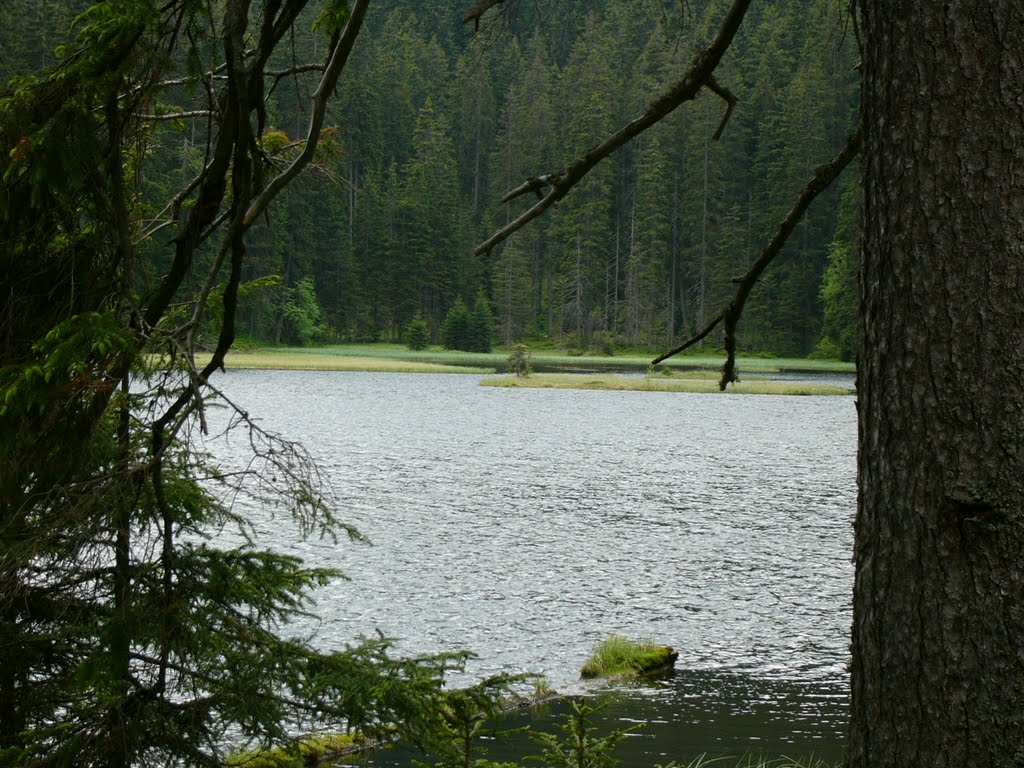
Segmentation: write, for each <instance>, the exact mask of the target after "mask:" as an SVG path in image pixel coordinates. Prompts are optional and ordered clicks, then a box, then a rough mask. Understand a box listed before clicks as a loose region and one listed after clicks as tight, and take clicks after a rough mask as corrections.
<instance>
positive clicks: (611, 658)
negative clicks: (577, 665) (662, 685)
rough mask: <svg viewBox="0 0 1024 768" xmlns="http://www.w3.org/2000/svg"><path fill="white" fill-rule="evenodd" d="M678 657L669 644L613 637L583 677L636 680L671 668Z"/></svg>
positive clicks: (583, 671) (589, 662) (586, 667)
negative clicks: (639, 676)
mask: <svg viewBox="0 0 1024 768" xmlns="http://www.w3.org/2000/svg"><path fill="white" fill-rule="evenodd" d="M678 655H679V654H677V653H676V652H675V651H674V650H673V649H672V648H670V647H669V646H667V645H655V644H654V643H648V642H642V641H638V640H630V639H629V638H628V637H624V636H623V635H612V636H611V637H609V638H608V639H607V640H605V641H604V642H602V643H601V644H600V645H598V646H597V648H595V649H594V652H593V653H592V654H591V656H590V658H589V659H587V663H586V664H584V665H583V668H582V669H581V670H580V674H581V675H582V676H583V677H586V678H592V677H633V676H635V675H642V674H648V673H653V672H658V671H662V670H668V669H671V668H672V665H673V664H675V661H676V657H677V656H678Z"/></svg>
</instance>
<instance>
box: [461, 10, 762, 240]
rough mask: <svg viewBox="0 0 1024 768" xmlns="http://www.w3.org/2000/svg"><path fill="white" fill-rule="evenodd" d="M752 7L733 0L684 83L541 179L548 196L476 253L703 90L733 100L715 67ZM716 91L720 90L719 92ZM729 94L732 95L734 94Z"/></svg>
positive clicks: (559, 196) (535, 214)
mask: <svg viewBox="0 0 1024 768" xmlns="http://www.w3.org/2000/svg"><path fill="white" fill-rule="evenodd" d="M481 5H482V3H481ZM749 5H750V0H733V3H732V6H731V7H730V8H729V11H728V13H726V15H725V18H724V19H723V20H722V24H721V26H720V27H719V28H718V34H717V35H716V36H715V39H714V41H713V42H712V43H711V45H709V46H708V47H707V48H705V49H704V50H703V51H701V52H700V53H699V54H698V55H697V58H696V59H694V62H693V65H692V66H691V67H690V69H689V71H688V72H687V73H686V75H685V76H684V77H683V78H682V80H680V81H679V82H677V83H676V84H675V85H673V86H672V87H671V88H669V90H667V91H666V92H665V93H663V94H662V95H661V96H659V97H658V98H657V99H656V100H655V101H653V102H652V103H651V105H650V106H649V107H648V108H647V111H646V112H644V114H642V115H641V116H640V117H637V118H635V119H633V120H631V121H630V122H629V123H627V124H626V125H624V126H623V127H622V128H620V129H619V130H618V131H617V132H616V133H614V134H612V135H611V136H609V137H608V138H607V139H605V140H604V141H603V142H601V143H600V144H598V145H597V146H595V147H592V148H591V149H589V150H588V151H587V152H586V153H585V154H584V155H583V157H581V158H579V159H578V160H576V162H574V163H573V164H572V165H570V166H569V167H568V168H566V169H565V170H564V171H562V172H561V173H549V174H545V175H544V176H541V177H538V178H540V179H547V180H549V184H550V187H551V189H550V190H549V191H548V192H547V194H545V195H543V196H542V197H541V198H540V200H538V201H537V202H536V203H535V204H534V205H533V207H531V208H529V209H528V210H526V211H525V212H524V213H522V214H521V215H520V216H519V217H518V218H516V219H514V220H513V221H511V222H509V223H508V224H506V225H505V226H504V227H502V228H501V229H499V230H498V231H497V232H495V233H494V234H493V235H491V237H490V238H488V239H487V240H486V241H485V242H484V243H481V244H480V245H478V246H477V247H476V251H475V252H476V254H477V255H480V254H483V253H487V252H489V251H490V250H491V249H492V248H494V246H496V245H497V244H498V243H500V242H502V241H503V240H505V239H506V238H507V237H508V236H509V235H511V234H512V233H513V232H515V231H517V230H519V229H522V227H523V226H525V225H526V224H527V223H528V222H530V221H532V220H533V219H535V218H537V217H538V216H540V215H541V214H542V213H544V211H546V210H547V209H548V208H550V207H551V205H552V204H554V203H555V202H557V201H558V200H561V199H562V198H563V197H565V195H566V194H568V192H569V190H571V189H572V188H573V187H574V186H575V185H576V184H577V183H578V182H579V181H580V180H581V179H582V178H583V177H584V176H586V175H587V174H588V173H589V172H590V170H591V169H592V168H593V167H594V166H595V165H597V164H598V163H599V162H601V161H602V160H603V159H604V158H606V157H608V155H610V154H612V153H613V152H615V150H617V149H619V147H621V146H623V145H624V144H626V143H627V142H629V141H631V140H632V139H634V138H635V137H636V136H638V135H640V134H641V133H643V132H644V131H646V130H647V129H648V128H650V127H651V126H652V125H654V124H655V123H657V122H659V121H660V120H662V119H663V118H664V117H666V116H667V115H669V114H671V113H672V112H673V111H674V110H675V109H676V108H677V107H678V106H679V105H680V104H683V103H684V102H686V101H690V100H692V99H693V98H695V97H696V96H697V94H698V93H699V92H700V89H701V88H703V87H708V88H711V89H712V90H714V91H715V93H718V94H719V95H722V97H723V98H725V99H726V101H729V98H728V97H727V96H724V95H723V94H725V93H728V91H726V90H725V89H724V88H720V87H719V86H717V84H716V85H715V86H714V87H712V85H711V81H712V79H713V78H712V76H713V74H714V71H715V68H716V67H717V66H718V63H719V62H720V61H721V60H722V56H724V55H725V52H726V51H727V50H728V49H729V45H730V44H731V43H732V39H733V37H734V36H735V35H736V30H738V29H739V26H740V23H741V22H742V21H743V16H744V14H746V12H747V7H748V6H749ZM488 7H490V6H488ZM474 10H475V9H474ZM485 10H486V9H485ZM481 12H482V11H481ZM716 88H717V90H715V89H716ZM729 95H730V96H731V94H729ZM733 100H735V97H733ZM730 111H731V110H730ZM728 115H729V112H726V119H728ZM724 122H725V121H724V120H723V125H724ZM719 131H721V128H719ZM531 189H532V190H535V191H539V189H540V186H539V185H536V184H534V185H533V186H531V185H530V181H527V183H526V184H525V185H523V186H520V187H517V189H516V190H513V191H512V192H510V193H509V195H506V197H505V199H506V200H508V199H512V197H516V196H518V195H519V194H523V193H524V192H526V191H529V190H531ZM513 193H516V194H513ZM510 196H511V197H510Z"/></svg>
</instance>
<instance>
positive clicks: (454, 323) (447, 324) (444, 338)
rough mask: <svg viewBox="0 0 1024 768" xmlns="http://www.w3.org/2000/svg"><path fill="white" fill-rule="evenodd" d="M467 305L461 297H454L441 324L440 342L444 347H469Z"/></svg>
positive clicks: (465, 348) (463, 348)
mask: <svg viewBox="0 0 1024 768" xmlns="http://www.w3.org/2000/svg"><path fill="white" fill-rule="evenodd" d="M469 323H470V314H469V307H467V306H466V302H464V301H463V300H462V297H461V296H460V297H459V298H457V299H455V303H454V304H453V305H452V308H451V309H449V310H448V314H447V315H445V318H444V325H442V326H441V344H442V345H443V346H444V348H445V349H461V350H467V349H469Z"/></svg>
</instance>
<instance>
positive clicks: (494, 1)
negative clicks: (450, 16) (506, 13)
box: [462, 0, 505, 30]
mask: <svg viewBox="0 0 1024 768" xmlns="http://www.w3.org/2000/svg"><path fill="white" fill-rule="evenodd" d="M504 2H505V0H480V2H479V3H477V4H476V5H474V6H473V7H472V8H470V9H469V10H468V11H466V12H465V13H464V14H463V16H462V23H463V24H468V23H469V22H471V21H472V22H473V29H474V30H479V29H480V17H481V16H483V15H484V14H485V13H486V12H487V11H488V10H489V9H490V8H493V7H494V6H496V5H501V4H502V3H504Z"/></svg>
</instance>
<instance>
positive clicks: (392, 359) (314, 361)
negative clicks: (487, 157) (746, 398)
mask: <svg viewBox="0 0 1024 768" xmlns="http://www.w3.org/2000/svg"><path fill="white" fill-rule="evenodd" d="M508 353H509V350H508V349H505V348H503V347H496V348H495V351H494V352H489V353H479V352H459V351H456V350H449V349H442V348H441V347H439V346H432V347H430V348H428V349H425V350H421V351H413V350H410V349H408V348H407V347H406V346H404V345H403V344H384V343H373V344H336V345H329V346H322V347H247V348H236V349H234V350H232V351H231V352H230V353H229V354H228V367H234V368H239V367H254V368H255V367H264V368H273V367H284V365H285V363H288V364H289V365H290V366H291V367H299V368H308V369H312V370H361V371H365V370H389V371H391V370H406V369H404V368H386V367H384V366H387V365H399V364H401V363H416V364H424V365H427V366H447V367H459V368H464V369H466V371H467V372H473V373H479V372H480V370H481V369H490V370H491V371H496V370H497V371H504V370H505V367H506V362H507V360H508ZM653 357H654V355H653V354H652V353H650V352H645V351H642V350H627V351H624V352H621V353H616V354H615V355H614V356H597V355H575V354H569V353H567V352H566V351H564V350H561V349H557V348H552V347H534V346H531V348H530V361H531V363H532V365H533V368H534V370H535V371H545V370H588V371H589V370H592V371H621V370H632V371H634V372H636V373H643V372H644V371H646V370H647V366H648V364H649V363H650V361H651V359H652V358H653ZM724 362H725V356H724V355H721V354H710V355H709V354H704V355H679V356H677V357H674V358H671V359H669V360H666V361H665V362H664V363H662V364H661V365H659V366H658V369H659V370H662V369H665V370H670V371H673V372H676V371H684V370H706V371H712V372H720V371H721V367H722V364H723V363H724ZM368 365H374V366H376V367H375V368H368V367H366V366H368ZM737 365H738V369H739V371H740V373H741V375H742V374H744V373H779V372H819V373H853V371H854V367H853V364H852V363H843V362H838V361H834V360H809V359H807V358H775V357H740V358H739V359H738V361H737ZM426 370H428V371H429V370H432V369H431V368H429V367H428V368H427V369H426ZM444 372H447V373H452V372H453V371H450V370H445V371H444Z"/></svg>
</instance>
